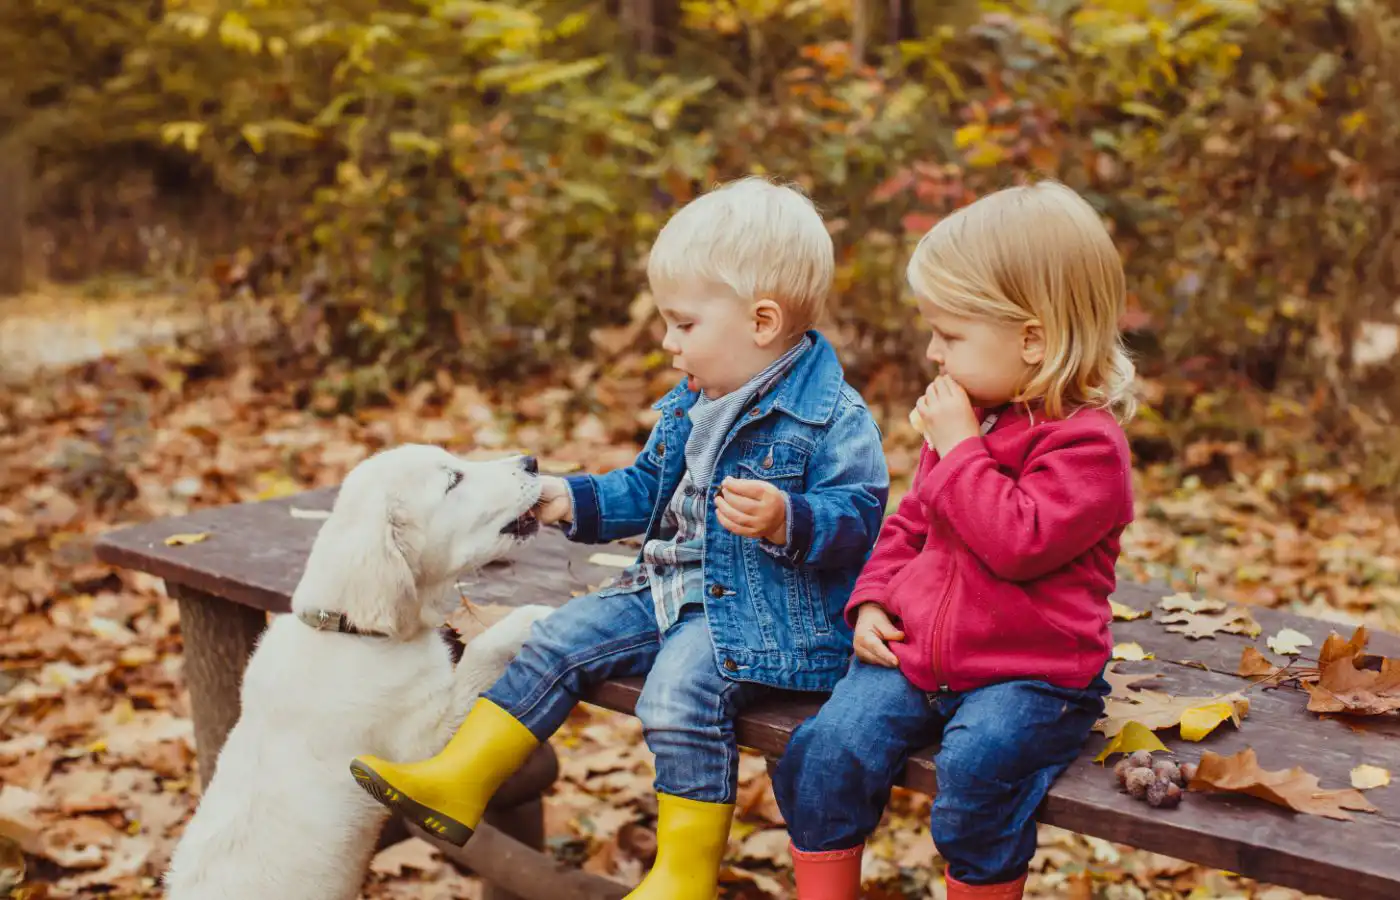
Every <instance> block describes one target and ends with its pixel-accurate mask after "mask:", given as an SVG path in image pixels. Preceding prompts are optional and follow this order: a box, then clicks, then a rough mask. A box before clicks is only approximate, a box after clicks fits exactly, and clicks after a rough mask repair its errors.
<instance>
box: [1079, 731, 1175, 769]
mask: <svg viewBox="0 0 1400 900" xmlns="http://www.w3.org/2000/svg"><path fill="white" fill-rule="evenodd" d="M1166 749H1167V747H1166V745H1165V744H1163V743H1162V742H1161V741H1160V740H1159V739H1158V738H1157V735H1155V734H1153V733H1152V729H1150V728H1148V727H1147V726H1146V725H1143V724H1142V723H1141V722H1127V723H1124V725H1123V729H1122V730H1121V731H1119V732H1118V733H1117V734H1115V735H1114V736H1113V739H1112V740H1110V741H1109V742H1108V744H1107V746H1105V747H1104V748H1103V750H1101V751H1100V752H1099V755H1098V756H1096V757H1094V762H1103V761H1104V760H1105V759H1107V758H1108V757H1109V756H1111V755H1113V754H1114V753H1134V752H1136V751H1138V750H1146V751H1148V752H1149V753H1153V752H1156V751H1158V750H1166Z"/></svg>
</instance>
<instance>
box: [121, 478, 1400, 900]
mask: <svg viewBox="0 0 1400 900" xmlns="http://www.w3.org/2000/svg"><path fill="white" fill-rule="evenodd" d="M333 498H334V490H333V489H327V490H319V491H310V492H307V493H302V494H298V495H295V496H291V497H284V498H279V499H275V500H268V501H262V502H255V503H245V504H238V505H232V506H223V507H217V508H209V509H204V510H199V511H197V512H194V513H191V514H190V515H187V516H180V517H173V518H164V519H158V520H155V521H150V522H146V523H143V524H139V525H135V526H132V527H128V528H125V529H121V530H117V531H113V532H109V533H107V534H106V535H104V536H103V537H102V538H101V539H100V540H99V542H98V545H97V555H98V557H99V558H100V559H102V560H103V561H105V562H107V563H109V564H112V565H115V566H119V567H123V568H127V569H133V570H138V571H142V572H147V573H150V574H151V575H154V576H157V577H159V578H161V579H163V580H164V582H165V585H166V590H167V592H168V593H169V595H170V596H171V597H173V598H174V599H175V600H176V602H177V603H178V604H179V612H180V622H181V631H182V635H183V639H184V648H185V675H186V681H187V683H188V687H189V690H190V695H191V714H192V716H193V719H194V730H195V740H196V746H197V751H198V759H199V766H200V770H201V773H202V774H203V775H204V776H205V777H206V779H207V775H208V773H210V772H211V771H212V765H213V762H214V760H215V758H216V757H217V754H218V752H219V749H220V747H221V746H222V745H223V740H224V737H225V736H226V735H227V733H228V730H229V729H230V728H231V727H232V725H233V723H234V722H235V721H236V719H237V715H238V702H239V701H238V686H239V682H240V679H241V676H242V672H243V668H244V665H245V664H246V661H247V659H248V657H249V655H250V654H251V652H252V650H253V646H254V642H255V641H256V639H257V637H258V635H259V634H260V633H261V632H262V630H263V628H264V626H265V623H266V615H267V614H268V613H281V612H286V611H287V610H288V609H289V606H290V596H291V593H292V589H293V588H294V587H295V585H296V583H297V580H298V578H299V577H300V575H301V572H302V569H303V566H304V565H305V560H306V557H307V554H308V553H309V551H310V548H311V543H312V539H313V537H314V536H315V534H316V531H317V529H318V528H319V526H320V520H319V519H317V518H312V517H306V516H301V515H298V514H297V513H298V512H299V511H302V510H328V509H329V508H330V505H331V502H332V500H333ZM189 533H207V534H208V538H207V539H206V540H203V541H201V542H198V543H193V544H188V545H183V546H167V545H166V543H165V539H166V538H167V537H169V536H171V535H175V534H189ZM599 552H604V553H610V554H619V555H626V556H633V555H635V553H636V548H635V545H629V544H626V543H624V544H620V545H601V546H585V545H577V544H571V543H569V542H568V541H566V540H565V539H564V538H563V537H562V535H560V534H559V533H558V532H556V531H555V530H553V529H545V530H544V532H543V533H542V534H541V535H540V536H539V537H538V538H537V539H536V540H535V541H534V542H533V543H532V544H531V545H529V546H528V547H526V548H524V549H522V550H521V551H518V552H517V553H516V554H515V556H514V558H513V560H512V561H509V562H506V563H503V564H496V565H493V566H491V567H488V568H487V569H486V570H485V571H483V572H482V573H480V574H479V575H478V576H476V577H474V578H473V579H471V580H469V581H464V582H463V587H464V593H465V595H466V596H467V597H468V598H469V599H470V600H472V601H473V602H476V603H483V604H500V605H511V606H513V605H520V604H525V603H551V604H555V605H558V604H562V603H563V602H565V601H566V600H568V599H569V598H570V597H571V596H572V595H573V594H575V593H579V592H584V591H587V590H590V589H592V588H593V587H596V586H597V585H599V584H601V583H602V582H603V581H605V580H607V579H608V578H610V577H612V576H613V575H614V574H616V572H617V571H618V570H617V568H615V567H611V566H609V565H606V564H602V565H600V564H597V563H594V562H590V557H591V556H593V555H594V554H595V553H599ZM1169 593H1174V592H1173V591H1172V590H1170V589H1168V588H1167V587H1165V586H1162V585H1142V584H1137V583H1131V582H1129V583H1122V584H1121V585H1120V587H1119V590H1118V592H1117V593H1116V595H1115V599H1116V600H1117V601H1118V602H1119V603H1122V604H1124V605H1126V606H1130V607H1133V608H1134V609H1138V610H1147V609H1149V608H1155V606H1156V604H1157V602H1158V601H1159V600H1160V599H1161V598H1162V597H1163V596H1165V595H1167V594H1169ZM1156 612H1157V614H1158V615H1160V611H1159V610H1156ZM1253 613H1254V616H1255V619H1256V620H1257V621H1258V622H1259V624H1260V625H1261V626H1262V629H1263V632H1262V634H1261V635H1260V636H1259V637H1258V638H1257V639H1254V640H1251V639H1248V638H1244V637H1240V636H1236V635H1231V634H1220V635H1217V636H1216V637H1214V638H1210V639H1203V640H1192V639H1190V638H1187V637H1185V636H1183V635H1180V634H1175V633H1172V632H1169V631H1167V630H1166V628H1165V626H1164V625H1162V624H1161V623H1159V622H1156V621H1155V620H1154V617H1148V618H1141V619H1136V620H1133V621H1127V622H1124V621H1116V622H1114V625H1113V629H1114V636H1115V640H1116V641H1136V642H1138V643H1139V644H1141V646H1142V647H1143V648H1145V649H1146V650H1147V651H1148V652H1150V653H1152V654H1153V655H1154V657H1155V658H1154V659H1151V660H1145V661H1141V662H1133V663H1123V662H1120V663H1118V664H1117V665H1118V667H1119V670H1120V671H1126V672H1131V673H1143V674H1148V673H1158V674H1159V676H1160V677H1158V678H1156V679H1154V680H1153V681H1152V682H1150V683H1148V684H1145V685H1142V686H1143V687H1149V688H1152V689H1160V690H1164V691H1167V692H1169V693H1171V694H1173V695H1177V696H1188V695H1189V696H1215V695H1219V694H1222V693H1226V692H1230V691H1236V690H1241V689H1244V688H1246V687H1250V684H1249V682H1248V681H1247V680H1245V679H1243V678H1240V677H1239V676H1237V675H1236V674H1235V672H1236V669H1237V667H1238V664H1239V660H1240V654H1241V652H1242V650H1243V648H1244V647H1246V646H1248V645H1250V644H1251V643H1253V644H1255V645H1257V646H1258V647H1259V649H1260V650H1263V651H1266V652H1267V648H1266V647H1265V646H1264V638H1265V637H1266V636H1268V635H1271V634H1274V633H1277V632H1278V631H1279V630H1280V629H1283V628H1293V629H1296V630H1298V631H1300V632H1302V633H1304V634H1306V635H1308V636H1309V637H1310V638H1312V640H1313V645H1314V646H1313V649H1315V648H1317V647H1320V646H1321V645H1322V642H1323V640H1324V639H1325V638H1326V637H1327V635H1328V633H1329V632H1331V631H1336V632H1338V633H1340V634H1342V635H1343V636H1344V637H1349V636H1350V634H1351V631H1352V628H1351V627H1349V626H1346V625H1342V624H1337V623H1330V622H1326V621H1323V620H1320V619H1314V618H1306V617H1301V616H1296V615H1290V614H1286V613H1282V612H1278V611H1275V610H1270V609H1254V610H1253ZM1369 650H1370V652H1373V653H1380V654H1384V655H1387V656H1392V657H1400V637H1396V636H1394V635H1390V634H1384V633H1376V632H1372V633H1371V639H1370V644H1369ZM641 684H642V681H641V679H639V678H627V679H619V680H616V681H610V682H607V683H606V684H604V685H602V686H600V687H599V688H598V689H596V690H595V691H594V692H593V693H592V694H591V695H590V696H589V698H588V700H589V702H591V703H594V704H597V705H599V706H602V707H605V708H607V709H611V710H617V711H619V712H623V713H629V714H630V713H632V712H633V710H634V708H635V705H636V702H637V697H638V695H639V694H640V691H641ZM1247 696H1248V697H1249V698H1250V702H1251V707H1250V711H1249V715H1248V717H1247V718H1246V719H1245V720H1244V721H1243V727H1242V728H1240V729H1236V728H1235V727H1234V726H1233V725H1231V724H1230V723H1229V722H1226V723H1224V724H1222V725H1221V726H1219V727H1218V728H1216V729H1215V731H1214V732H1213V733H1212V734H1211V735H1210V736H1209V737H1207V738H1206V739H1205V740H1204V741H1201V742H1200V743H1192V742H1188V741H1183V740H1181V739H1180V738H1178V737H1176V732H1175V731H1164V732H1158V735H1159V737H1161V738H1162V739H1163V740H1164V742H1166V743H1167V745H1168V746H1169V747H1170V748H1171V749H1172V750H1173V751H1174V752H1176V753H1178V754H1179V755H1180V756H1181V757H1182V758H1183V759H1186V760H1192V761H1194V760H1195V759H1196V758H1198V757H1199V756H1200V754H1201V752H1203V751H1204V750H1207V749H1209V750H1212V751H1214V752H1217V753H1220V754H1223V755H1229V754H1232V753H1235V752H1237V751H1239V750H1242V749H1244V748H1246V747H1252V748H1254V749H1255V751H1257V753H1258V757H1259V762H1260V764H1261V765H1262V766H1263V767H1264V768H1266V769H1284V768H1290V767H1292V766H1294V765H1301V766H1303V767H1304V768H1305V769H1306V770H1307V771H1309V772H1311V773H1313V774H1315V775H1317V776H1318V777H1319V778H1320V779H1321V785H1322V787H1323V788H1340V787H1347V786H1348V784H1349V773H1350V771H1351V769H1352V768H1353V767H1354V766H1356V765H1358V764H1361V763H1369V764H1371V765H1375V766H1380V767H1382V768H1385V769H1388V770H1392V771H1400V740H1396V737H1397V736H1400V720H1397V719H1396V717H1394V716H1387V717H1377V718H1371V719H1367V720H1355V719H1352V720H1348V719H1346V718H1344V717H1319V716H1317V715H1316V714H1313V713H1310V712H1307V711H1306V710H1305V706H1306V705H1307V699H1308V697H1307V694H1305V693H1303V692H1302V691H1298V690H1292V689H1262V688H1258V687H1253V688H1251V689H1250V690H1249V692H1248V694H1247ZM816 708H817V704H816V703H815V702H813V701H812V700H811V699H809V697H804V698H790V697H786V696H776V697H774V698H773V699H770V700H768V701H765V702H763V703H760V704H758V705H757V706H755V707H754V708H752V709H750V710H749V711H748V712H746V713H745V714H744V715H743V716H742V717H741V718H740V719H739V721H738V725H737V731H738V736H739V741H740V743H741V744H742V745H744V746H746V747H749V748H752V749H754V750H757V751H760V752H762V753H763V754H765V755H766V756H767V757H768V758H769V759H770V760H773V759H776V758H778V757H780V756H781V754H782V753H783V750H784V748H785V747H786V745H787V741H788V738H789V736H790V735H791V734H792V731H793V729H794V728H796V727H797V725H799V724H800V723H801V722H802V721H803V720H804V719H805V718H806V717H808V716H809V715H811V714H812V713H813V712H814V711H815V709H816ZM1103 745H1104V739H1103V738H1102V736H1100V735H1097V734H1096V735H1095V736H1094V737H1093V738H1092V739H1091V740H1090V742H1089V744H1088V746H1087V747H1086V749H1085V751H1084V753H1083V755H1082V756H1081V757H1080V759H1079V760H1078V761H1077V762H1076V763H1075V764H1074V765H1073V766H1072V767H1071V768H1070V769H1069V770H1068V771H1067V772H1066V773H1065V774H1064V775H1063V776H1062V777H1061V778H1060V779H1059V780H1058V781H1057V782H1056V783H1055V785H1054V787H1053V788H1052V789H1051V791H1050V795H1049V797H1048V798H1047V799H1046V801H1045V803H1044V804H1043V805H1042V807H1041V809H1040V811H1039V819H1040V821H1042V822H1045V823H1048V824H1051V825H1056V826H1059V827H1061V828H1065V829H1068V830H1071V831H1075V832H1079V833H1081V834H1086V835H1091V836H1095V837H1099V838H1102V839H1105V840H1109V841H1114V842H1118V843H1122V844H1127V845H1131V846H1133V847H1137V848H1140V849H1144V850H1151V851H1155V852H1158V853H1161V854H1165V855H1167V856H1170V857H1174V858H1177V859H1182V860H1187V861H1190V862H1195V863H1199V864H1202V865H1206V866H1211V867H1214V868H1218V869H1224V870H1227V871H1230V872H1235V873H1238V874H1241V875H1246V876H1250V877H1253V878H1257V879H1259V880H1261V881H1265V882H1269V883H1273V884H1278V885H1283V886H1287V887H1292V888H1296V889H1298V890H1302V891H1306V892H1309V893H1314V894H1321V895H1324V896H1330V897H1338V898H1343V900H1397V898H1400V786H1389V787H1385V788H1381V789H1377V790H1371V791H1368V792H1367V793H1366V796H1367V799H1369V800H1370V801H1371V802H1372V803H1373V804H1375V805H1376V806H1377V807H1378V808H1379V810H1380V811H1379V812H1377V813H1356V814H1355V815H1354V820H1353V821H1350V822H1342V821H1334V820H1330V819H1324V818H1321V817H1318V816H1312V815H1305V814H1301V813H1294V812H1292V811H1290V810H1286V809H1283V808H1281V807H1278V806H1274V805H1272V804H1269V803H1267V802H1264V801H1262V800H1257V799H1255V798H1251V797H1244V796H1240V795H1202V794H1198V793H1188V794H1187V795H1186V797H1185V798H1184V799H1183V801H1182V803H1181V805H1180V806H1179V807H1178V808H1176V809H1172V810H1160V809H1155V808H1152V807H1151V806H1149V805H1148V804H1146V803H1144V802H1142V801H1139V800H1135V799H1133V798H1131V797H1130V796H1128V795H1127V794H1125V793H1122V792H1120V791H1119V790H1118V787H1117V782H1116V780H1115V778H1114V777H1113V774H1112V772H1111V771H1110V770H1109V769H1107V768H1106V767H1105V766H1103V765H1102V764H1099V763H1095V762H1094V761H1093V758H1094V756H1096V755H1097V754H1098V753H1099V751H1100V750H1101V749H1102V747H1103ZM933 753H934V750H933V748H929V749H927V750H924V751H922V752H920V753H918V754H916V755H915V756H914V757H913V759H912V760H911V762H910V764H909V766H908V769H907V771H906V773H905V776H904V780H903V784H904V786H906V787H908V788H910V789H913V790H915V791H920V792H923V793H926V794H929V795H932V794H934V793H935V792H936V791H937V777H936V773H935V771H934V765H933ZM536 827H537V826H536ZM531 843H534V844H536V845H538V844H539V841H532V842H531ZM468 846H469V847H470V846H471V845H470V844H469V845H468Z"/></svg>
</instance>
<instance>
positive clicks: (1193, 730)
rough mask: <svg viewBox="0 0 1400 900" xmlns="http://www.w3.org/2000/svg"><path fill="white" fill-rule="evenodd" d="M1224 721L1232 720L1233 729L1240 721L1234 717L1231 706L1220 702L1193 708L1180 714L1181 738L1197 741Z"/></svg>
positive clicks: (1233, 709)
mask: <svg viewBox="0 0 1400 900" xmlns="http://www.w3.org/2000/svg"><path fill="white" fill-rule="evenodd" d="M1226 719H1232V720H1234V723H1235V727H1236V728H1238V727H1239V724H1240V720H1239V718H1238V717H1237V716H1236V715H1235V707H1234V705H1233V704H1230V703H1225V702H1220V703H1207V704H1206V705H1205V706H1193V707H1192V708H1190V709H1188V710H1186V711H1185V712H1183V713H1182V714H1181V736H1182V737H1183V738H1184V739H1186V740H1188V741H1199V740H1200V739H1201V738H1203V737H1205V736H1206V735H1208V734H1210V733H1211V732H1212V731H1214V730H1215V726H1217V725H1219V724H1220V723H1221V722H1224V721H1225V720H1226Z"/></svg>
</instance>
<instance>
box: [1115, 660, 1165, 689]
mask: <svg viewBox="0 0 1400 900" xmlns="http://www.w3.org/2000/svg"><path fill="white" fill-rule="evenodd" d="M1161 677H1162V673H1161V672H1143V673H1141V674H1137V673H1128V672H1120V671H1118V664H1117V663H1114V664H1113V665H1111V666H1109V667H1108V670H1107V671H1106V672H1104V673H1103V678H1104V681H1107V682H1108V684H1109V687H1111V688H1112V690H1111V691H1110V696H1114V697H1123V698H1131V697H1132V696H1133V695H1134V694H1135V693H1136V692H1135V691H1134V690H1133V689H1134V688H1135V687H1136V686H1137V684H1138V682H1140V681H1151V680H1152V679H1154V678H1161Z"/></svg>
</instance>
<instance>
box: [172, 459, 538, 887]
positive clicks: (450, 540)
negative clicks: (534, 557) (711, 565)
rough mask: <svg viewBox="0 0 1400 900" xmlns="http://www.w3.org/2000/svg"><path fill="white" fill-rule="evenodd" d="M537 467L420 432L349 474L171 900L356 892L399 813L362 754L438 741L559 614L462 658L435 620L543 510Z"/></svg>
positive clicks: (513, 622)
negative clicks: (466, 579)
mask: <svg viewBox="0 0 1400 900" xmlns="http://www.w3.org/2000/svg"><path fill="white" fill-rule="evenodd" d="M535 471H536V470H535V463H534V460H533V459H530V458H528V457H525V458H521V457H516V458H513V459H506V460H500V461H495V462H467V461H465V460H462V459H459V458H457V457H455V456H453V455H451V454H450V453H447V452H446V451H444V450H441V449H439V448H437V447H429V446H424V445H417V444H410V445H406V446H401V447H396V448H394V449H392V450H388V451H385V452H383V453H379V454H377V455H375V456H373V457H371V458H369V459H367V460H365V461H364V462H362V463H360V464H359V465H358V466H356V467H355V468H354V470H352V471H351V472H350V474H349V475H348V476H347V477H346V479H345V482H344V484H343V485H342V486H341V488H340V492H339V495H338V496H337V498H336V501H335V507H334V509H333V510H332V511H331V514H330V517H329V518H328V519H327V520H326V521H325V522H324V523H323V525H322V527H321V530H320V532H319V533H318V534H317V536H316V541H315V543H314V545H313V546H312V549H311V555H310V557H309V558H308V559H307V563H306V571H305V573H304V574H303V575H302V578H301V581H300V583H298V585H297V587H296V590H295V592H293V594H292V614H291V615H286V616H278V617H277V618H276V619H275V620H274V621H273V622H272V624H271V625H270V626H269V628H268V630H267V631H266V633H265V634H264V635H263V636H262V638H261V639H260V640H259V642H258V646H257V650H256V651H255V652H254V653H253V656H252V659H251V660H250V662H249V664H248V670H247V673H246V674H245V675H244V678H243V687H242V694H241V697H242V714H241V716H240V717H239V719H238V723H237V725H235V726H234V728H233V730H232V732H230V733H229V736H228V741H227V743H225V744H224V747H223V751H222V753H221V754H220V755H219V760H218V764H217V767H216V769H215V772H214V777H213V779H212V780H211V781H210V783H209V786H208V789H207V790H206V791H205V793H204V796H203V798H202V800H201V802H200V805H199V808H198V809H197V810H196V812H195V814H194V817H193V818H192V819H191V820H190V822H189V824H188V826H187V827H186V828H185V831H184V834H183V835H182V837H181V839H180V843H179V845H178V846H177V847H176V848H175V854H174V857H173V858H172V859H171V863H170V870H169V872H168V873H167V874H166V877H165V885H166V890H167V896H168V897H169V898H171V900H283V898H286V900H292V898H296V900H353V898H355V897H357V896H358V895H359V891H360V886H361V884H362V882H363V881H364V876H365V872H366V870H367V868H368V866H369V860H370V857H371V856H372V854H373V852H374V847H375V842H376V840H377V837H378V835H379V832H380V830H381V828H382V827H383V825H384V822H385V818H386V817H387V814H388V813H387V811H386V810H385V809H384V807H382V806H380V805H379V804H378V803H376V802H374V800H373V799H372V798H370V797H369V796H368V795H367V794H366V793H365V792H364V791H362V790H361V789H360V788H359V786H358V785H356V784H355V780H354V779H353V778H351V777H350V776H349V773H348V770H347V767H348V766H349V764H350V760H351V759H353V758H354V756H355V755H356V754H358V753H373V754H375V755H378V756H383V757H385V758H386V759H391V760H414V759H424V758H426V757H429V756H432V755H433V754H435V753H437V752H438V751H439V750H440V749H441V748H442V747H443V746H444V745H445V744H446V742H447V739H448V738H449V737H450V736H451V735H452V733H453V732H454V731H455V730H456V728H457V726H458V725H459V724H460V723H461V721H462V719H463V718H465V716H466V713H467V711H468V709H469V708H470V707H471V705H472V703H473V701H474V700H475V699H476V697H477V695H478V694H480V693H481V692H482V691H484V690H485V689H486V688H488V687H490V686H491V684H492V683H493V682H494V681H495V679H496V678H497V677H498V676H499V675H500V674H501V672H502V671H503V670H504V669H505V667H506V665H507V664H508V663H509V662H510V660H511V659H512V658H513V657H514V655H515V653H516V651H518V650H519V648H520V645H521V644H522V643H523V642H524V641H525V639H526V637H527V636H528V634H529V631H530V626H531V625H532V624H533V623H534V622H535V621H536V620H538V619H540V618H543V616H545V615H547V614H548V613H549V612H551V611H552V610H551V609H550V608H549V607H545V606H528V607H522V608H520V609H518V610H515V611H514V612H512V613H511V614H510V615H508V616H507V617H506V618H504V619H503V620H501V621H500V622H498V623H496V624H495V625H494V626H492V627H491V628H490V629H488V630H487V631H486V632H484V633H483V634H481V635H480V636H478V637H477V638H476V639H475V640H473V641H472V642H471V643H470V644H468V645H467V647H466V650H465V653H464V654H463V656H462V659H461V662H460V663H459V664H458V665H457V666H456V668H455V670H454V668H453V665H452V660H451V656H450V652H449V649H448V646H447V642H446V641H445V640H444V639H443V637H442V636H441V635H440V634H439V633H438V631H437V630H436V629H437V627H438V626H440V625H441V624H442V623H443V621H444V619H445V618H446V616H447V615H448V614H449V613H451V612H452V611H453V610H454V609H455V608H456V607H457V605H458V603H459V602H460V598H459V596H458V594H457V592H456V589H455V581H456V579H457V575H458V573H459V572H461V571H462V570H463V569H464V568H468V567H472V566H480V565H483V564H485V563H487V562H490V561H491V560H493V559H496V558H498V557H500V556H502V555H504V554H505V553H506V552H507V551H509V550H510V549H511V548H512V547H514V546H515V545H517V544H519V543H521V542H522V541H524V540H527V539H528V538H529V537H531V536H532V535H533V534H534V533H535V532H536V531H537V530H538V524H537V523H536V521H535V519H534V517H533V516H532V515H531V513H530V509H531V507H532V506H534V504H535V502H536V501H537V500H538V499H539V492H540V488H539V484H538V480H537V478H536V476H535Z"/></svg>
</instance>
